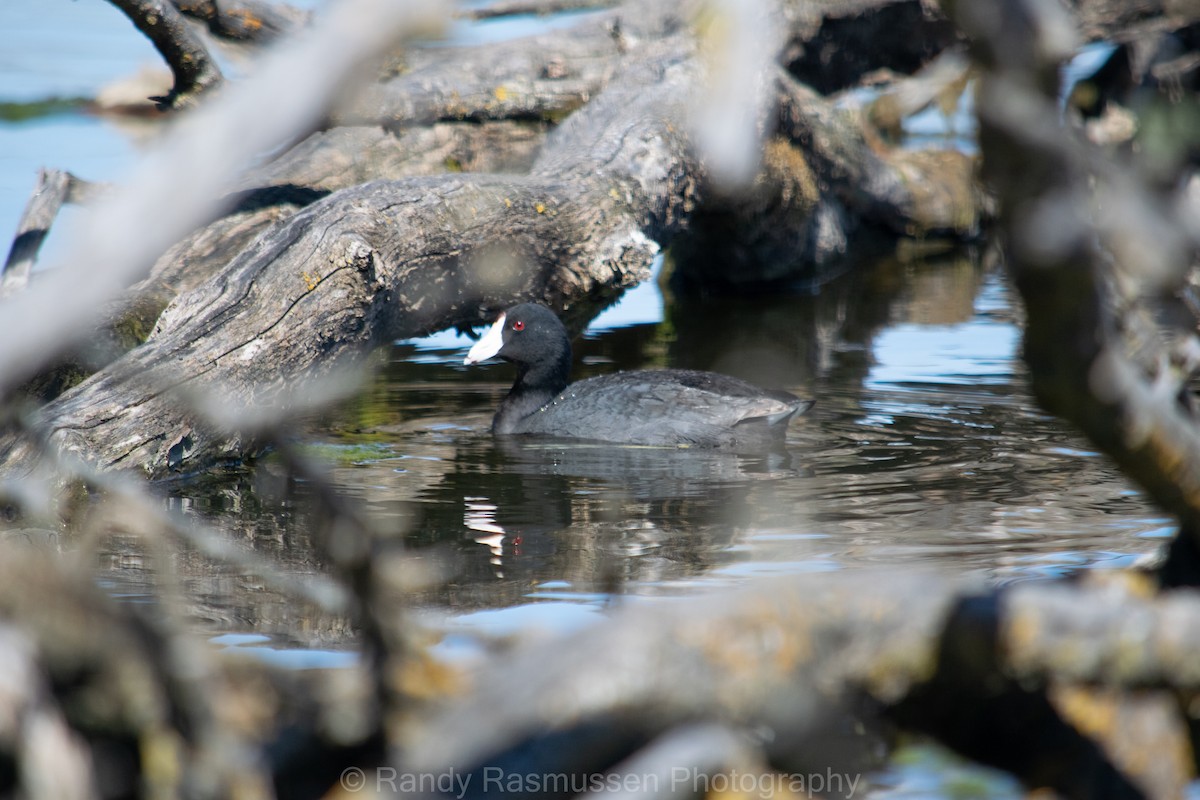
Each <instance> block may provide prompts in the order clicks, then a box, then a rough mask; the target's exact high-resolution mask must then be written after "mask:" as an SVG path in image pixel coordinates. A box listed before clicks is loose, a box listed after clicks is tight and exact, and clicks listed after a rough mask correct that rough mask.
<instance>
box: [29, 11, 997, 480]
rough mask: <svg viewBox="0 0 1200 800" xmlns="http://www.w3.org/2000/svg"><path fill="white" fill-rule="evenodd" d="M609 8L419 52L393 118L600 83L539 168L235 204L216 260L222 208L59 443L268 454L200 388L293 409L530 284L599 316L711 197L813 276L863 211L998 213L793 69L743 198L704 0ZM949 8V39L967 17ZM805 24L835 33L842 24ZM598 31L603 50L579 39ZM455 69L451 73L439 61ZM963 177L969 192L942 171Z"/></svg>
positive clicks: (869, 221) (106, 458)
mask: <svg viewBox="0 0 1200 800" xmlns="http://www.w3.org/2000/svg"><path fill="white" fill-rule="evenodd" d="M912 5H914V6H916V5H919V4H912ZM868 7H869V4H868ZM607 13H608V14H609V16H607V17H606V18H605V20H603V21H601V22H598V23H597V22H591V23H589V27H588V29H587V30H586V31H585V32H584V33H582V34H578V36H577V38H573V37H572V36H567V37H564V38H562V39H561V40H560V41H559V45H558V49H557V51H554V52H551V53H549V54H547V53H543V52H542V51H540V50H538V49H537V47H538V46H540V44H541V42H542V41H543V40H540V39H535V40H533V41H532V42H525V43H524V44H523V45H522V46H519V45H517V44H513V43H507V44H504V45H501V46H499V47H497V48H495V49H494V50H492V51H489V50H487V49H483V50H481V51H480V52H479V53H477V54H471V55H470V57H468V54H464V53H461V52H460V53H457V54H454V55H449V56H448V55H446V54H441V53H439V54H437V55H434V56H423V58H426V59H427V60H428V61H429V62H430V66H429V67H428V68H421V67H418V66H413V67H411V68H408V69H407V70H406V71H405V72H403V73H402V74H401V75H399V76H397V77H396V78H394V79H392V80H390V81H387V82H385V83H384V84H382V88H373V89H372V90H371V91H369V92H368V95H367V97H368V98H369V97H371V96H373V95H372V92H374V93H375V94H376V95H378V94H379V93H380V92H383V93H385V95H386V96H388V97H398V98H404V102H400V103H398V102H396V101H391V102H383V101H379V100H376V101H373V102H369V103H368V107H371V108H376V109H379V108H380V107H386V108H387V109H388V110H387V111H386V112H379V113H376V114H375V117H376V118H378V117H381V116H383V117H386V120H385V121H386V122H387V123H388V124H389V125H393V124H397V125H399V124H402V125H404V126H412V125H417V124H420V123H422V122H429V121H433V120H441V119H448V118H457V119H466V120H478V119H485V120H486V119H494V118H497V117H503V118H507V119H513V118H515V119H526V118H529V117H530V116H533V117H541V116H545V115H547V114H550V113H551V112H552V111H553V110H554V109H555V108H562V107H563V106H564V104H565V105H568V106H569V105H571V104H575V103H578V102H580V100H581V99H587V102H586V104H585V105H583V107H582V108H580V109H579V110H577V111H575V112H574V113H571V114H570V115H569V116H568V117H566V119H565V120H564V121H563V122H562V123H561V124H559V125H557V126H556V127H555V128H554V130H553V131H552V132H551V133H550V134H549V135H548V136H547V138H546V140H545V142H544V144H543V145H542V147H541V150H540V153H539V154H538V156H537V157H536V159H535V160H534V162H533V164H532V167H531V169H530V170H529V172H528V173H526V174H523V175H515V174H491V175H489V174H470V173H454V172H452V173H449V174H441V175H436V176H428V177H409V178H400V179H394V180H387V181H372V182H367V183H360V184H356V185H352V186H347V187H345V188H338V189H337V190H336V191H334V192H333V193H332V194H329V195H328V196H326V197H322V198H321V199H319V200H316V201H315V202H313V203H311V204H309V205H307V206H306V207H304V209H303V210H302V211H299V212H297V213H295V214H294V215H291V216H288V217H286V219H282V220H278V219H277V221H275V222H273V223H271V224H270V227H265V226H266V225H267V220H269V219H271V218H272V215H274V216H275V217H276V218H278V210H277V209H278V208H279V207H278V206H277V205H276V206H264V207H262V208H259V209H258V210H257V211H253V212H250V217H240V218H236V221H233V225H235V226H237V228H238V229H239V230H241V231H242V234H241V235H239V236H229V237H228V238H227V239H224V240H223V241H224V242H227V243H228V245H229V246H230V247H231V248H233V247H236V248H238V249H236V251H233V250H228V249H225V248H223V247H219V249H221V253H220V254H219V255H216V256H215V257H212V255H211V254H209V255H206V254H205V253H206V251H205V250H203V249H202V248H206V247H207V248H211V247H212V243H213V242H214V235H213V232H214V231H215V232H216V233H217V234H218V235H224V234H225V233H226V232H228V231H229V229H230V224H231V221H232V220H230V221H227V220H225V219H222V220H218V221H217V222H215V223H214V226H215V227H214V228H213V230H212V231H202V232H200V233H198V234H197V235H195V236H193V237H192V238H191V239H190V240H189V243H188V246H187V247H186V248H180V247H176V248H173V249H172V250H171V252H170V259H171V261H172V262H173V264H172V265H164V264H163V262H161V261H160V267H159V268H158V269H157V270H156V271H155V272H153V273H152V275H151V281H152V282H154V281H155V278H156V275H157V274H159V273H160V271H162V270H168V271H171V272H173V273H174V274H177V275H181V274H182V273H183V272H184V271H183V270H180V269H179V265H191V263H192V261H193V260H195V261H197V262H199V264H198V266H199V265H203V264H207V265H208V266H209V267H210V268H212V269H213V270H214V272H215V274H214V275H213V276H212V277H210V278H207V279H206V281H205V282H201V283H198V284H197V283H195V279H194V278H187V277H181V278H180V279H178V280H176V281H173V282H172V281H157V282H156V283H155V285H156V287H157V288H158V289H159V290H161V289H162V287H163V286H164V285H166V286H168V287H169V286H178V287H180V288H182V289H187V291H184V292H182V293H181V294H180V295H179V296H177V297H176V298H175V299H174V300H173V301H172V302H171V304H170V305H169V306H168V307H167V309H166V310H165V312H164V313H163V315H162V316H161V318H160V319H159V320H158V323H157V325H156V327H155V329H154V332H153V333H152V335H151V336H150V338H149V340H148V341H147V342H146V343H145V344H143V345H141V346H140V347H138V348H136V349H135V350H133V351H132V352H130V353H129V354H128V355H127V356H125V357H124V358H122V359H120V360H118V361H116V362H114V363H112V364H111V365H109V366H108V367H106V368H104V369H103V370H102V371H100V372H99V373H98V374H96V375H94V376H93V377H92V378H90V379H89V380H87V381H86V382H84V383H83V384H81V385H80V386H78V387H76V388H75V389H73V390H71V391H69V392H67V393H66V394H64V395H63V396H62V397H60V398H58V399H56V400H55V401H53V402H52V403H49V404H48V405H46V406H44V407H43V408H41V409H40V410H39V412H38V414H37V417H38V419H37V420H36V422H35V423H34V424H35V426H38V427H41V428H43V429H44V430H45V431H47V435H48V437H49V440H50V442H51V443H52V445H53V446H55V447H60V448H63V449H65V450H66V451H67V452H71V453H74V454H76V455H77V456H78V457H80V458H82V459H84V460H86V461H88V462H89V463H92V464H94V465H97V466H100V467H102V468H105V469H110V468H111V469H134V470H138V471H140V472H142V473H144V474H145V475H147V476H149V477H154V478H160V477H164V476H166V475H168V474H170V473H171V472H174V471H195V470H199V469H204V468H205V467H207V466H209V465H211V464H213V463H217V462H220V461H223V460H230V459H235V460H236V459H242V458H245V457H247V456H251V455H253V454H254V452H255V451H256V447H257V445H256V443H255V442H254V441H253V438H252V437H250V436H247V435H243V434H242V433H239V432H237V431H233V430H229V429H227V428H225V427H223V426H222V425H221V424H219V421H218V420H212V419H205V418H203V415H202V414H199V413H197V412H196V411H195V410H194V409H193V408H192V407H191V406H192V403H190V402H189V401H188V399H187V398H188V397H189V394H194V393H201V392H202V391H203V389H202V388H200V387H208V388H210V389H211V388H215V387H217V386H220V387H221V388H220V390H219V392H220V394H221V396H222V397H223V398H224V402H225V403H226V404H232V405H234V406H241V407H274V408H277V409H278V410H279V411H283V409H285V408H286V406H287V402H288V400H287V398H288V397H289V394H292V393H295V392H296V391H297V390H298V388H299V387H302V386H303V385H305V382H308V381H312V380H314V379H315V378H316V377H318V376H320V375H321V374H323V373H328V372H329V371H330V370H331V369H333V368H334V367H335V366H336V365H339V364H341V363H343V362H345V361H346V360H347V359H351V360H352V359H354V358H357V357H360V356H361V355H363V354H364V353H365V352H367V351H369V350H370V349H371V348H373V347H376V346H378V345H380V344H383V343H385V342H388V341H392V340H394V339H397V338H404V337H412V336H420V335H424V334H427V333H429V332H432V331H435V330H439V329H442V328H445V327H448V326H460V327H463V326H469V325H473V324H477V323H479V322H480V321H481V320H483V319H485V318H486V315H487V314H488V313H489V312H491V311H493V310H494V309H497V308H500V307H504V306H507V305H508V304H510V303H512V302H513V301H514V300H517V299H537V300H541V301H543V302H546V303H548V304H550V305H551V306H553V307H556V308H558V309H561V310H567V309H574V310H575V311H574V313H576V314H577V315H578V314H579V313H580V309H585V308H587V309H593V310H594V309H595V308H596V306H597V305H602V304H604V303H605V302H607V301H610V300H611V299H612V298H614V297H615V296H616V295H617V294H618V293H619V292H620V291H621V290H622V289H624V288H626V287H628V286H630V285H633V284H634V283H636V282H638V281H640V280H642V279H644V278H645V277H646V276H647V275H648V274H649V268H650V265H651V263H652V261H653V259H654V258H655V257H656V256H657V255H658V254H659V253H661V252H662V250H663V248H664V247H666V246H668V245H672V244H675V243H678V242H680V241H682V239H685V238H686V237H685V234H686V231H687V229H688V226H689V223H690V222H691V221H692V218H693V216H694V215H695V214H696V213H697V211H698V209H700V208H703V207H704V204H705V203H709V204H710V205H713V207H714V208H716V207H718V206H719V207H721V208H723V209H724V210H723V211H722V212H721V213H723V214H726V215H729V214H731V213H732V214H734V215H737V214H740V213H742V212H743V211H745V212H748V213H750V214H753V215H754V216H757V217H758V218H759V222H758V226H757V228H756V230H757V231H759V232H762V231H764V230H768V229H770V230H772V231H773V232H772V233H771V234H770V236H771V237H772V238H773V239H774V242H773V252H774V253H775V254H776V255H777V256H780V254H781V251H786V253H787V255H788V257H789V259H790V260H789V262H788V263H790V264H792V265H793V266H794V265H796V264H797V261H796V257H795V256H796V253H797V252H800V253H803V254H804V255H805V256H806V258H805V259H802V261H801V262H799V263H800V266H801V268H802V269H803V268H805V267H804V264H813V263H822V262H824V261H827V260H829V259H832V258H835V257H836V256H838V255H840V254H841V252H842V251H843V250H844V249H845V247H846V242H847V239H848V237H849V236H850V234H851V232H852V231H853V230H856V229H859V228H864V227H875V226H878V227H883V228H887V229H890V230H892V231H893V232H895V231H903V232H906V233H909V234H924V233H934V232H952V233H969V232H973V231H974V230H976V229H977V227H978V222H979V203H978V198H977V196H976V194H975V193H974V192H972V191H970V190H969V187H970V176H971V174H972V171H973V167H972V164H971V161H970V159H968V158H965V157H960V156H955V155H948V156H943V157H939V158H931V159H925V160H921V159H919V158H914V157H913V156H912V155H911V154H907V153H904V152H902V151H891V150H886V149H885V150H882V151H881V150H880V149H879V148H878V147H877V146H876V144H875V143H874V142H873V141H872V140H871V138H870V137H869V135H868V131H867V130H866V129H865V128H864V127H863V126H862V124H861V123H860V122H856V121H855V115H854V114H853V113H852V112H838V111H835V110H834V108H833V106H832V104H831V102H830V101H829V100H827V99H825V98H822V97H821V96H819V95H817V94H816V93H814V92H811V91H809V90H806V89H803V88H802V87H801V86H800V85H799V84H797V83H796V82H795V81H794V80H792V79H791V78H789V77H788V76H786V75H782V74H781V75H777V76H776V75H762V76H759V78H761V79H762V80H763V81H765V82H766V83H765V84H764V85H765V86H766V87H767V91H766V92H765V93H764V98H766V106H765V107H764V108H761V109H758V110H757V111H756V110H755V109H753V108H751V109H750V112H751V113H757V114H759V115H761V118H762V126H764V130H775V131H778V133H776V134H774V135H773V138H772V139H770V140H769V141H771V142H772V144H771V146H770V148H769V153H770V155H769V157H768V158H766V159H765V160H764V161H763V164H764V167H763V173H762V177H761V178H760V179H758V180H757V181H756V183H755V185H754V187H753V188H754V190H755V191H752V192H751V193H750V197H749V201H742V202H739V201H734V202H732V203H731V199H730V197H728V196H725V195H721V194H720V192H715V193H714V189H715V188H719V187H713V186H712V184H711V182H710V181H709V179H708V177H707V170H706V167H705V164H704V161H703V159H702V153H701V152H700V151H699V150H698V149H697V143H696V141H695V140H694V138H693V134H692V131H693V129H694V124H693V120H692V111H693V109H694V108H696V106H697V104H698V103H703V101H704V96H705V92H706V91H707V88H708V87H709V86H710V84H711V80H712V76H711V70H712V68H713V67H712V64H711V63H710V62H711V59H712V58H713V56H711V54H709V52H708V51H707V50H706V49H705V48H706V47H707V46H708V45H706V44H705V43H704V41H702V40H701V39H699V38H698V36H697V29H696V26H695V25H694V24H692V22H691V21H689V19H688V18H687V16H686V13H690V12H688V10H687V9H683V10H679V9H676V8H674V7H672V9H671V10H669V11H662V10H655V11H653V13H652V12H651V11H648V10H646V9H641V8H638V9H636V10H635V9H633V8H622V9H620V10H618V11H614V12H607ZM926 16H927V15H925V12H924V11H922V12H921V16H920V18H921V19H924V18H926ZM930 19H931V20H932V21H931V23H930V27H931V29H932V30H934V31H935V32H937V33H938V35H939V36H944V33H943V32H944V30H945V27H946V23H945V21H944V20H941V19H940V18H937V17H936V15H934V16H933V17H930ZM803 21H804V23H805V25H806V26H807V28H806V29H808V30H820V25H819V22H820V20H819V19H814V18H808V17H806V18H804V19H803ZM798 24H799V23H798V22H797V25H798ZM917 33H918V34H920V29H918V31H917ZM614 37H617V39H618V41H614ZM916 38H918V39H919V38H921V37H920V36H919V35H918V36H917V37H916ZM576 41H578V42H579V43H581V44H580V49H576V50H572V49H571V48H572V47H574V45H573V44H571V43H572V42H576ZM564 42H565V43H566V46H565V47H564V45H563V43H564ZM530 46H532V47H533V48H534V49H533V51H532V52H535V53H538V57H539V58H541V59H544V58H546V57H549V58H550V60H551V61H552V62H555V63H557V60H559V59H560V60H561V62H562V64H563V65H565V66H564V68H565V69H566V76H568V77H564V76H563V75H560V74H559V72H558V71H557V70H558V68H557V67H554V66H553V65H551V66H547V63H546V62H545V61H544V60H542V61H538V60H531V59H530V50H529V49H527V48H529V47H530ZM517 54H519V55H520V57H519V58H515V57H514V56H515V55H517ZM439 70H444V71H446V72H447V73H448V74H449V77H448V78H445V79H443V80H435V79H434V78H433V77H428V76H427V72H428V71H433V72H434V74H436V73H437V72H438V71H439ZM463 70H468V71H470V72H471V73H472V74H471V77H470V78H466V77H465V76H463V75H462V71H463ZM589 70H590V71H589ZM531 72H532V73H533V74H530V73H531ZM610 73H611V74H610ZM456 75H457V77H456ZM510 75H511V76H513V83H512V84H511V88H509V86H510V84H509V83H508V82H507V81H506V76H510ZM518 76H520V78H519V79H518ZM569 76H576V77H569ZM522 81H524V82H522ZM529 81H532V82H531V83H530V82H529ZM471 85H474V86H476V87H478V89H477V90H475V91H474V93H473V92H472V90H470V89H469V87H470V86H471ZM452 86H458V87H459V88H458V89H456V90H452V89H451V88H450V87H452ZM600 86H603V88H602V89H600V88H599V87H600ZM484 87H486V90H485V89H484ZM564 89H565V92H564ZM593 91H596V94H595V95H594V96H592V95H591V93H592V92H593ZM452 98H453V99H452ZM527 98H533V103H532V105H530V102H529V100H527ZM588 98H590V99H588ZM544 101H547V102H548V103H549V104H548V105H543V102H544ZM357 102H358V103H359V104H360V105H361V104H362V103H363V102H364V101H363V100H362V99H361V98H360V99H359V101H357ZM554 113H558V112H554ZM478 115H482V116H478ZM358 121H361V119H358ZM347 141H348V142H349V143H350V144H353V143H354V141H355V140H353V139H350V140H347ZM402 141H403V140H402ZM309 152H311V151H309ZM712 157H716V156H715V155H714V156H712ZM284 160H285V161H286V160H288V159H287V157H286V156H285V158H284ZM292 163H295V162H292ZM401 168H404V165H402V166H401ZM271 169H272V167H270V166H268V167H266V168H265V171H264V174H271ZM285 174H286V172H285ZM276 179H277V180H278V179H280V176H279V174H278V173H276ZM293 185H294V184H293ZM947 185H949V186H954V187H956V188H955V189H953V190H951V191H949V192H945V191H943V190H942V189H940V188H935V187H941V186H947ZM259 188H260V189H261V188H263V187H259ZM260 196H263V195H261V194H260ZM296 196H297V194H296V192H294V191H293V192H291V193H290V194H288V193H283V194H281V195H280V197H287V198H288V199H289V200H291V199H294V198H295V197H296ZM310 196H313V195H310ZM714 198H715V199H714ZM714 204H715V205H714ZM739 206H742V207H743V208H741V209H739ZM764 209H765V211H764ZM764 220H765V222H764ZM260 224H261V225H264V228H263V230H262V232H261V233H258V232H257V231H256V230H255V229H256V228H257V226H258V225H260ZM780 231H782V233H780ZM681 237H682V238H681ZM780 241H782V242H783V243H784V245H785V246H781V245H780V244H779V243H780ZM750 246H751V248H752V249H754V248H755V247H757V248H758V250H760V251H761V250H762V248H761V247H758V243H754V242H751V243H750ZM685 251H686V248H685V249H684V250H681V252H685ZM193 255H194V256H195V257H194V258H193ZM226 259H227V260H226ZM744 261H745V259H743V262H744ZM222 262H224V263H222ZM168 291H169V290H168ZM30 448H31V445H29V444H28V443H27V442H24V443H23V442H21V441H13V440H10V441H9V443H8V446H7V453H8V455H7V458H6V463H8V464H9V465H15V464H17V463H19V462H21V461H23V460H26V459H27V458H28V455H29V452H30Z"/></svg>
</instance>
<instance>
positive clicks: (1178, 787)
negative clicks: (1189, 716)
mask: <svg viewBox="0 0 1200 800" xmlns="http://www.w3.org/2000/svg"><path fill="white" fill-rule="evenodd" d="M1048 694H1049V697H1050V702H1051V704H1053V706H1054V708H1055V709H1056V710H1057V711H1058V713H1059V714H1060V715H1061V716H1062V717H1063V719H1065V720H1066V721H1067V722H1068V723H1070V724H1071V725H1072V726H1074V727H1075V728H1076V729H1077V730H1078V731H1079V732H1080V733H1082V734H1084V735H1085V736H1087V737H1088V738H1090V739H1092V740H1093V741H1095V742H1096V743H1097V744H1098V745H1099V746H1100V748H1101V749H1102V750H1103V751H1104V753H1105V754H1106V755H1107V756H1108V757H1109V759H1110V760H1111V761H1112V762H1113V765H1114V766H1116V767H1117V768H1118V769H1119V770H1120V771H1121V772H1123V773H1124V774H1125V775H1126V776H1128V777H1129V778H1130V779H1131V780H1132V781H1133V782H1134V783H1135V784H1138V785H1139V786H1140V787H1141V788H1143V789H1144V790H1145V794H1146V796H1148V797H1182V796H1183V787H1184V786H1185V785H1187V783H1188V782H1189V781H1190V780H1191V777H1192V766H1191V765H1192V763H1193V761H1192V752H1191V746H1190V744H1189V743H1188V735H1187V730H1186V729H1185V727H1184V725H1183V722H1182V720H1181V719H1180V718H1179V714H1178V707H1177V706H1176V704H1175V700H1174V698H1172V697H1171V696H1169V695H1167V694H1165V693H1143V694H1134V695H1131V694H1126V693H1122V692H1119V691H1116V690H1106V689H1092V688H1083V687H1076V686H1052V687H1051V688H1050V691H1049V693H1048Z"/></svg>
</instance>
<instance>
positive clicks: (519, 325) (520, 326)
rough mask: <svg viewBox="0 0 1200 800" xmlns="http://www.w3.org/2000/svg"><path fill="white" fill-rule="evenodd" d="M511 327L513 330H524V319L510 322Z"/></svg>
mask: <svg viewBox="0 0 1200 800" xmlns="http://www.w3.org/2000/svg"><path fill="white" fill-rule="evenodd" d="M512 329H513V330H514V331H523V330H525V322H524V320H517V321H516V322H514V323H513V324H512Z"/></svg>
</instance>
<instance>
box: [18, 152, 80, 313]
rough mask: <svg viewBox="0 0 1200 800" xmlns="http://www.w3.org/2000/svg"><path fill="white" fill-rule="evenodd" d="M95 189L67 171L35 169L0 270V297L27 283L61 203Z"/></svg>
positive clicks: (72, 200)
mask: <svg viewBox="0 0 1200 800" xmlns="http://www.w3.org/2000/svg"><path fill="white" fill-rule="evenodd" d="M96 191H97V187H96V186H95V185H94V184H90V183H88V182H87V181H85V180H82V179H80V178H77V177H76V176H74V175H72V174H71V173H69V172H63V171H62V170H57V169H42V170H39V171H38V181H37V186H35V187H34V189H33V192H32V194H30V196H29V202H28V203H27V204H26V206H25V211H24V213H22V214H21V220H20V222H18V223H17V235H16V236H15V237H14V238H13V243H12V247H11V248H9V251H8V258H7V259H5V262H4V268H3V269H2V270H0V275H3V283H0V297H7V296H8V295H10V294H13V293H15V292H19V291H21V290H22V289H24V288H25V286H26V285H27V284H28V283H29V276H30V273H31V272H32V271H33V265H34V264H36V263H37V256H38V251H39V250H41V247H42V242H44V241H45V240H46V236H47V235H48V234H49V233H50V226H51V225H53V224H54V220H55V218H57V217H58V212H59V210H61V209H62V207H63V205H64V204H65V203H83V202H86V201H87V199H88V198H90V197H93V196H94V195H95V193H96Z"/></svg>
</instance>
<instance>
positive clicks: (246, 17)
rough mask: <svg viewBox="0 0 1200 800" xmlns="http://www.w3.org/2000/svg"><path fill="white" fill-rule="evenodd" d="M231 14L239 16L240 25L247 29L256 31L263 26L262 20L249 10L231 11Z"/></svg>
mask: <svg viewBox="0 0 1200 800" xmlns="http://www.w3.org/2000/svg"><path fill="white" fill-rule="evenodd" d="M231 16H236V17H240V18H241V20H242V25H243V26H245V27H246V29H247V30H252V31H257V30H260V29H261V28H262V26H263V23H262V20H261V19H259V18H258V17H256V16H255V15H254V14H252V13H250V12H249V11H234V12H231Z"/></svg>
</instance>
